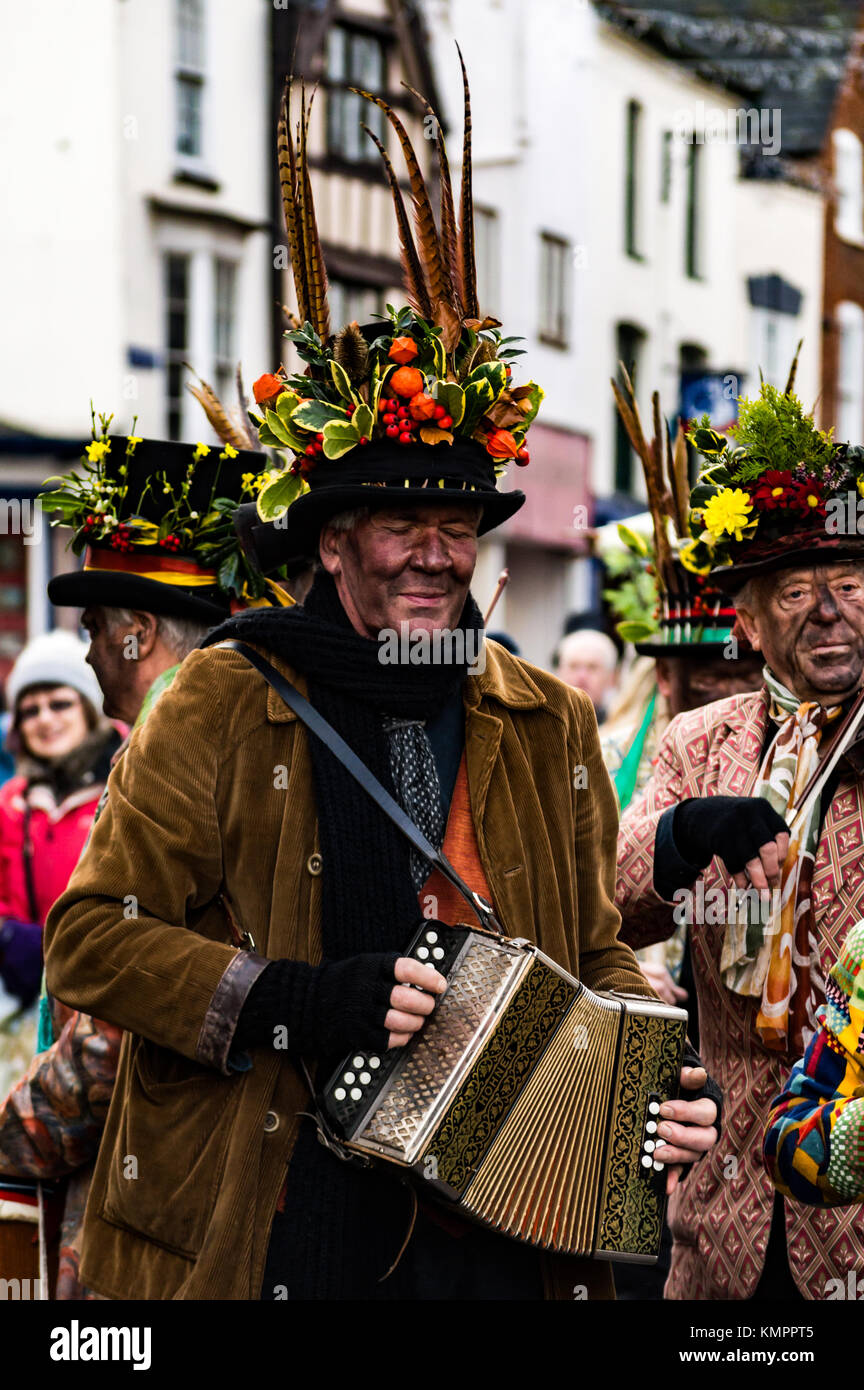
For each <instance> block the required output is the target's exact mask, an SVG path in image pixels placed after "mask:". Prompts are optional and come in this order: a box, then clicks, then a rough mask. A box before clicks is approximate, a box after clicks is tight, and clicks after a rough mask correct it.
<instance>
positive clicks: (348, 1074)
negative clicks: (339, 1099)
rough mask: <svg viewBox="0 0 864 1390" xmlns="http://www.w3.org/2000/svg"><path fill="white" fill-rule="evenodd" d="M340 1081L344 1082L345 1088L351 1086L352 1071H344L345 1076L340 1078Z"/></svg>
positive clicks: (353, 1078) (352, 1081)
mask: <svg viewBox="0 0 864 1390" xmlns="http://www.w3.org/2000/svg"><path fill="white" fill-rule="evenodd" d="M342 1080H343V1081H344V1082H345V1084H346V1086H353V1085H354V1080H355V1077H354V1073H353V1071H346V1073H345V1075H344V1076H343V1077H342Z"/></svg>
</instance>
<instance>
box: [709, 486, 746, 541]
mask: <svg viewBox="0 0 864 1390" xmlns="http://www.w3.org/2000/svg"><path fill="white" fill-rule="evenodd" d="M752 510H753V503H752V502H751V501H750V495H749V493H747V492H745V491H744V489H743V488H740V487H724V488H721V489H720V491H719V492H716V493H715V494H714V496H713V497H712V498H711V499H710V500H709V501H708V502H706V503H705V511H704V516H703V521H704V523H705V530H706V531H707V532H708V534H709V535H710V536H712V537H713V538H714V539H715V540H719V538H720V537H721V536H722V535H723V534H724V533H725V534H726V535H729V536H734V537H735V539H736V541H740V540H741V539H742V529H743V528H745V527H746V526H747V525H748V524H749V522H750V513H751V512H752Z"/></svg>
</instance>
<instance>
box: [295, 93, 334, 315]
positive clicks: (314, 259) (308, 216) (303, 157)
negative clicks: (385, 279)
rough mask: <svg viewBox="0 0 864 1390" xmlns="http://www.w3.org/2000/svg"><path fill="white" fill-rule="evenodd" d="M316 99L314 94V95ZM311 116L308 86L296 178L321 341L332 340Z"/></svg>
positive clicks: (311, 311) (303, 101) (312, 311)
mask: <svg viewBox="0 0 864 1390" xmlns="http://www.w3.org/2000/svg"><path fill="white" fill-rule="evenodd" d="M312 96H313V98H314V92H313V94H312ZM311 112H312V98H310V101H309V105H308V107H307V105H306V87H305V84H303V85H301V88H300V130H299V139H298V141H297V145H298V151H297V152H298V161H297V174H298V180H299V185H300V227H301V240H302V244H303V251H304V255H305V259H306V284H307V287H308V292H309V322H310V323H311V324H312V327H313V328H314V329H315V332H316V333H317V334H318V336H319V338H321V339H322V340H323V339H324V338H329V336H330V310H329V308H328V305H327V270H326V267H325V265H324V253H323V251H322V250H321V241H320V238H319V236H318V223H317V221H316V218H315V202H314V199H313V197H312V180H311V178H310V176H309V159H308V136H309V119H310V116H311Z"/></svg>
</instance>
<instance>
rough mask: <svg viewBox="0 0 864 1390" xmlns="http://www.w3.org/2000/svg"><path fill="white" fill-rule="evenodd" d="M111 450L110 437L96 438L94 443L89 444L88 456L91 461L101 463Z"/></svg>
mask: <svg viewBox="0 0 864 1390" xmlns="http://www.w3.org/2000/svg"><path fill="white" fill-rule="evenodd" d="M110 452H111V440H110V439H94V440H93V443H92V444H88V445H87V457H88V459H89V460H90V462H91V463H101V462H102V460H103V459H104V457H105V455H106V454H110Z"/></svg>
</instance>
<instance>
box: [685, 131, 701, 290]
mask: <svg viewBox="0 0 864 1390" xmlns="http://www.w3.org/2000/svg"><path fill="white" fill-rule="evenodd" d="M702 150H703V146H702V145H697V144H696V141H695V140H693V141H692V142H691V143H690V144H689V145H688V146H687V207H686V214H685V222H684V271H685V274H687V275H688V276H689V277H690V279H691V280H699V279H701V276H702V245H701V243H702Z"/></svg>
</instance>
